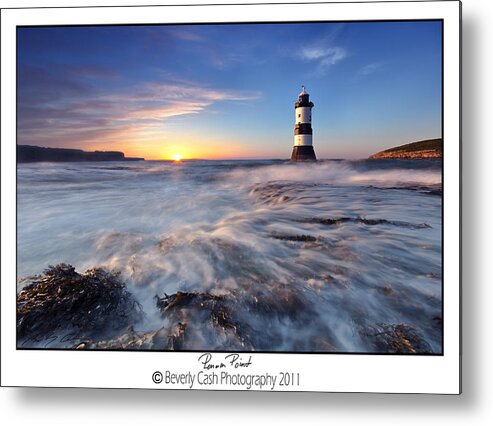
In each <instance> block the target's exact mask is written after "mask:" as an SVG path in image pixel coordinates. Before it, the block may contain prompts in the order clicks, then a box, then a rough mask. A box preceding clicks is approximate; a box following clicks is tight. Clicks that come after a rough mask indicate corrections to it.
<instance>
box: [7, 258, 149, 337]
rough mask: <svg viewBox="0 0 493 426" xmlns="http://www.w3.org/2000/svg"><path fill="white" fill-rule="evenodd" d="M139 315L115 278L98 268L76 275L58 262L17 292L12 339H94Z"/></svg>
mask: <svg viewBox="0 0 493 426" xmlns="http://www.w3.org/2000/svg"><path fill="white" fill-rule="evenodd" d="M142 315H143V314H142V309H141V307H140V305H139V304H138V302H137V301H136V300H135V299H134V298H133V297H132V295H131V294H130V293H129V292H128V291H127V290H126V288H125V284H123V283H122V282H121V281H120V279H119V276H118V274H112V273H110V272H107V271H105V270H103V269H99V268H93V269H89V270H88V271H86V272H85V273H83V274H79V273H77V272H76V271H75V268H74V267H73V266H71V265H66V264H59V265H56V266H49V267H48V269H46V270H45V271H44V273H43V275H41V276H38V277H35V278H34V279H33V281H32V283H31V284H30V285H28V286H26V287H24V289H23V290H22V291H21V292H20V293H18V294H17V337H18V339H21V340H22V339H23V340H25V341H29V340H30V341H41V340H43V339H46V338H48V337H50V338H54V336H56V334H57V333H59V334H65V335H72V336H73V337H74V338H85V337H96V336H98V335H100V334H102V333H105V334H108V333H111V332H114V333H117V332H120V331H121V330H122V329H125V328H126V327H128V326H129V325H130V324H133V323H135V322H136V321H138V320H140V319H141V317H142ZM55 338H56V337H55Z"/></svg>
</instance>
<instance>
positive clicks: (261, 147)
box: [17, 21, 442, 159]
mask: <svg viewBox="0 0 493 426" xmlns="http://www.w3.org/2000/svg"><path fill="white" fill-rule="evenodd" d="M17 34H18V58H17V61H18V62H17V65H18V135H17V136H18V139H17V143H19V144H30V145H40V146H51V147H57V146H58V147H73V148H82V149H88V150H93V149H107V150H109V149H112V150H122V151H124V152H125V153H126V154H127V155H128V156H132V155H134V156H144V157H146V158H148V159H159V158H172V156H173V155H175V154H177V153H179V154H181V155H182V156H183V157H184V158H288V157H289V156H290V154H291V149H292V145H293V128H294V102H295V100H296V98H297V96H298V93H299V92H300V89H301V85H302V84H304V85H305V86H306V87H307V90H308V92H309V93H310V96H311V100H312V101H313V102H314V104H315V107H314V109H313V132H314V133H313V143H314V147H315V151H316V153H317V155H318V157H319V158H364V157H367V156H368V155H370V154H372V153H374V152H376V151H379V150H382V149H386V148H389V147H391V146H395V145H400V144H403V143H408V142H412V141H417V140H421V139H428V138H436V137H441V78H442V72H441V22H436V21H423V22H366V23H363V22H358V23H303V24H284V23H282V24H245V25H243V24H242V25H237V24H235V25H180V26H176V25H173V26H133V27H132V26H106V27H104V26H103V27H51V28H50V27H44V28H19V29H18V33H17Z"/></svg>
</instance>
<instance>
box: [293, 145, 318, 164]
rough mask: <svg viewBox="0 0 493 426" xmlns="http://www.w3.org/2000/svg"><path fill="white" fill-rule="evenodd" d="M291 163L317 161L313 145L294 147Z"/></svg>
mask: <svg viewBox="0 0 493 426" xmlns="http://www.w3.org/2000/svg"><path fill="white" fill-rule="evenodd" d="M291 161H317V157H316V156H315V151H314V150H313V146H312V145H296V146H293V153H292V154H291Z"/></svg>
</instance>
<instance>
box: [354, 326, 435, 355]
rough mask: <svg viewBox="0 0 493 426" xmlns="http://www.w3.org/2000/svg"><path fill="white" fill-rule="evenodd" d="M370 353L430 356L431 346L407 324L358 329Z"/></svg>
mask: <svg viewBox="0 0 493 426" xmlns="http://www.w3.org/2000/svg"><path fill="white" fill-rule="evenodd" d="M360 335H361V336H362V337H363V339H364V340H366V341H367V342H368V343H369V345H370V347H371V349H372V352H379V353H400V354H430V353H433V351H432V349H431V346H430V345H429V344H428V342H427V341H426V340H425V339H424V338H423V337H422V336H421V335H420V334H419V332H418V330H416V328H414V327H413V326H411V325H408V324H378V325H376V326H368V327H361V328H360Z"/></svg>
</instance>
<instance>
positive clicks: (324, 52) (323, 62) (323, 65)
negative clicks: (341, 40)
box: [301, 46, 347, 72]
mask: <svg viewBox="0 0 493 426" xmlns="http://www.w3.org/2000/svg"><path fill="white" fill-rule="evenodd" d="M346 57H347V52H346V49H344V48H342V47H338V46H335V47H323V46H311V47H305V48H304V49H302V50H301V58H302V59H304V60H306V61H315V62H317V68H318V70H319V71H320V72H324V71H326V70H327V69H328V68H329V67H330V66H332V65H335V64H337V63H338V62H340V61H342V60H343V59H344V58H346Z"/></svg>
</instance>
